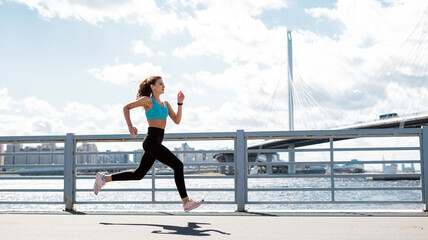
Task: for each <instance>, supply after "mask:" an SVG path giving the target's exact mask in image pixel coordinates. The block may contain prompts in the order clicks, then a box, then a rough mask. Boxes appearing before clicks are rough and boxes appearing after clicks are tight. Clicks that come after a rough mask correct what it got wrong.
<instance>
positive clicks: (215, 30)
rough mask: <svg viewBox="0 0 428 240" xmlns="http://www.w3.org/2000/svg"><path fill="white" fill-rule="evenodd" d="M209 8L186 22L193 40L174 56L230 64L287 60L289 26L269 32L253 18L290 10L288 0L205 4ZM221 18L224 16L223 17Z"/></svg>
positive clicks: (179, 49) (259, 21)
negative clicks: (270, 11) (269, 11)
mask: <svg viewBox="0 0 428 240" xmlns="http://www.w3.org/2000/svg"><path fill="white" fill-rule="evenodd" d="M202 2H203V3H205V4H206V5H207V8H204V9H202V10H195V16H194V17H193V16H190V15H189V16H187V18H186V20H185V21H184V23H185V26H186V29H187V30H188V32H189V34H190V35H191V36H192V37H193V39H194V40H193V41H192V42H190V43H188V44H186V45H185V46H181V47H177V48H176V49H175V50H174V51H173V55H174V56H178V57H182V58H185V57H187V56H213V57H221V59H222V60H223V61H225V62H227V63H233V62H236V61H240V62H250V63H263V64H267V65H273V64H278V63H281V62H283V61H284V55H283V53H284V52H285V41H283V40H284V37H285V36H286V28H285V27H276V28H274V29H272V30H269V29H268V28H267V27H266V26H265V25H264V24H263V22H262V21H261V20H259V19H256V18H254V17H252V15H257V14H260V13H261V12H262V11H263V10H266V9H270V8H283V7H286V6H287V5H286V3H287V1H282V2H278V4H273V2H271V1H269V2H266V3H265V2H264V1H257V2H256V1H251V2H247V1H227V2H224V1H207V2H205V1H202ZM219 16H221V17H219Z"/></svg>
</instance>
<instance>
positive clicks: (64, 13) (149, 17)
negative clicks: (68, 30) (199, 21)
mask: <svg viewBox="0 0 428 240" xmlns="http://www.w3.org/2000/svg"><path fill="white" fill-rule="evenodd" d="M12 1H14V2H19V3H23V4H26V5H27V6H28V7H29V8H30V9H32V10H36V11H37V12H38V13H39V14H40V16H41V17H43V18H44V19H46V20H50V19H52V18H55V17H59V18H61V19H77V20H83V21H86V22H89V23H91V24H99V23H103V22H105V21H108V20H112V21H127V22H131V23H135V22H136V23H139V24H140V25H149V26H151V27H152V28H153V33H152V37H153V38H155V39H159V38H161V37H162V36H163V35H165V34H168V33H176V32H178V31H181V30H182V29H183V28H182V25H181V24H177V23H178V22H179V21H180V19H179V18H178V16H177V14H176V13H175V12H173V11H168V10H164V8H163V7H162V6H161V7H159V6H158V5H157V2H156V1H154V0H145V1H139V0H114V1H101V0H93V1H83V0H77V1H76V0H55V1H53V0H12Z"/></svg>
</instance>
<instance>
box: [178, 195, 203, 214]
mask: <svg viewBox="0 0 428 240" xmlns="http://www.w3.org/2000/svg"><path fill="white" fill-rule="evenodd" d="M203 202H204V199H198V200H194V199H191V198H189V199H188V200H187V202H186V203H185V204H184V205H183V208H184V211H185V212H189V211H191V210H193V209H195V208H197V207H199V206H201V204H202V203H203Z"/></svg>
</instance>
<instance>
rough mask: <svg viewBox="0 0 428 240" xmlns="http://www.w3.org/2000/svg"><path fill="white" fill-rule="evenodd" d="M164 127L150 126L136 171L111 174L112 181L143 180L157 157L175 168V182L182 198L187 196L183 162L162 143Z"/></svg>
mask: <svg viewBox="0 0 428 240" xmlns="http://www.w3.org/2000/svg"><path fill="white" fill-rule="evenodd" d="M164 131H165V130H164V129H162V128H155V127H149V129H148V131H147V135H146V137H145V138H144V141H143V149H144V154H143V156H142V158H141V161H140V165H139V166H138V168H137V169H135V170H134V171H125V172H120V173H115V174H112V175H111V180H112V181H127V180H141V179H142V178H143V177H144V176H145V175H146V174H147V172H148V171H149V170H150V168H151V167H152V166H153V164H154V163H155V161H156V159H157V160H159V161H160V162H161V163H163V164H166V165H168V166H169V167H171V168H172V169H173V170H174V179H175V184H176V185H177V189H178V192H179V193H180V197H181V198H185V197H187V192H186V186H185V184H184V172H183V163H182V162H181V161H180V159H178V158H177V157H176V156H175V155H174V154H173V153H172V152H171V151H169V150H168V148H166V147H165V146H164V145H162V140H163V135H164Z"/></svg>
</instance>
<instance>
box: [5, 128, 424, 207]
mask: <svg viewBox="0 0 428 240" xmlns="http://www.w3.org/2000/svg"><path fill="white" fill-rule="evenodd" d="M144 137H145V135H144V134H140V135H138V136H136V137H132V136H130V135H75V134H72V133H68V134H66V135H65V136H24V137H18V136H9V137H0V144H10V143H62V144H64V151H63V152H25V153H19V152H15V153H13V152H12V153H11V152H4V153H0V157H1V156H20V155H26V156H32V155H63V156H64V164H63V165H61V164H55V165H47V164H40V165H39V164H36V165H27V164H18V165H16V164H9V165H0V169H6V170H8V169H12V168H34V167H43V168H58V167H60V168H63V169H64V174H63V176H16V174H14V172H11V171H0V193H1V192H63V193H64V197H63V201H2V200H1V199H0V204H64V205H65V210H67V211H74V209H75V204H166V203H180V202H179V201H158V200H156V193H157V192H165V191H176V189H175V188H157V187H156V184H155V182H156V179H165V178H172V177H173V176H171V175H156V170H155V169H156V167H159V164H155V165H154V166H153V167H152V169H151V171H150V172H149V173H148V175H147V176H146V177H145V178H146V179H147V178H149V179H151V181H152V185H151V188H139V189H105V190H104V189H103V191H107V192H120V191H145V192H151V194H152V197H151V201H76V194H77V192H90V191H92V189H78V188H77V187H76V180H77V179H85V178H92V179H93V176H84V175H79V176H78V175H77V172H78V171H79V169H83V168H85V169H88V168H89V169H91V168H92V169H93V170H96V169H103V167H104V168H105V167H116V168H120V167H135V166H137V165H136V164H134V165H132V164H92V165H90V164H89V165H88V164H84V165H79V164H77V162H76V159H77V156H79V155H96V154H136V153H142V152H135V151H133V152H81V151H77V150H76V146H77V144H79V143H82V142H135V141H140V142H141V141H142V140H143V139H144ZM378 137H417V138H419V146H416V147H415V146H412V147H370V148H367V147H366V148H361V147H352V148H351V147H347V148H340V147H335V140H337V139H355V138H378ZM257 139H326V141H327V143H328V147H321V148H320V147H313V148H287V149H284V148H281V149H248V147H247V144H248V141H251V140H257ZM213 140H230V141H233V142H234V148H233V149H232V150H196V151H175V152H174V153H176V154H178V153H222V154H232V155H233V162H232V161H231V162H223V163H220V162H217V163H207V164H205V163H187V162H186V163H185V164H184V165H185V166H192V165H193V166H206V165H210V166H217V167H224V166H231V167H233V174H231V175H212V176H207V175H186V176H185V178H186V179H189V178H210V179H221V178H228V179H233V181H234V187H233V188H188V191H223V192H234V193H235V194H234V200H233V201H210V200H209V199H207V201H206V203H207V204H236V205H237V210H238V211H245V209H246V204H372V203H376V204H377V203H381V204H382V203H387V204H395V203H397V204H398V203H400V204H402V203H411V204H424V208H425V209H424V210H427V209H428V205H427V204H428V203H427V201H428V189H427V188H428V177H426V176H428V163H427V162H428V151H424V149H428V128H427V127H423V128H420V129H419V128H418V129H365V130H321V131H272V132H244V131H243V130H237V131H236V132H217V133H171V134H165V137H164V141H213ZM272 151H274V152H283V153H287V152H288V153H303V152H306V153H317V152H327V153H328V154H329V155H330V160H329V161H305V162H302V161H296V162H249V161H248V159H249V154H263V153H268V152H272ZM345 151H347V152H349V151H352V152H361V151H419V153H420V159H416V160H388V161H381V160H372V161H362V163H364V164H385V163H416V164H420V169H421V170H420V173H413V174H402V173H401V174H379V173H370V174H367V173H364V174H339V173H335V171H334V168H335V165H336V164H352V163H355V162H351V161H335V159H334V156H335V155H334V154H335V153H336V152H345ZM298 165H309V166H310V165H325V166H327V167H328V168H329V169H330V171H329V172H328V173H327V174H284V173H283V174H279V173H276V174H257V175H250V174H249V169H250V168H251V166H265V167H266V168H270V167H277V166H287V167H290V166H298ZM379 176H383V177H396V176H400V177H403V176H404V177H413V178H419V179H420V186H417V187H338V186H336V181H337V179H349V178H368V177H379ZM254 178H325V179H329V180H330V181H329V182H330V186H329V187H296V188H284V187H276V188H265V187H263V188H249V187H248V181H249V179H254ZM21 179H23V180H32V179H42V180H52V179H56V180H58V179H63V180H64V188H63V189H11V188H3V187H1V181H2V180H21ZM378 190H385V191H406V190H407V191H408V190H412V191H420V193H421V196H422V197H421V199H420V200H417V201H404V200H400V201H399V200H397V201H344V200H339V199H337V198H336V193H337V192H341V191H378ZM264 191H283V192H295V191H302V192H311V191H323V192H329V194H330V199H329V200H322V201H319V200H314V201H249V200H248V194H249V193H250V192H264Z"/></svg>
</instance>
